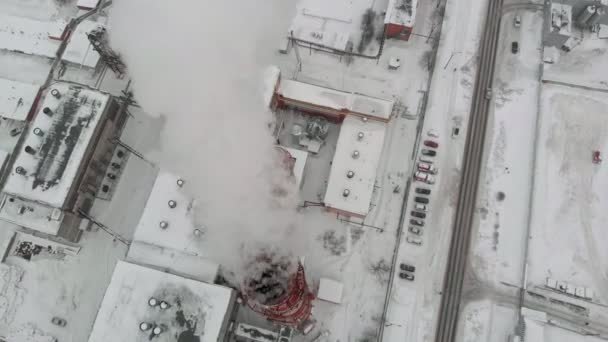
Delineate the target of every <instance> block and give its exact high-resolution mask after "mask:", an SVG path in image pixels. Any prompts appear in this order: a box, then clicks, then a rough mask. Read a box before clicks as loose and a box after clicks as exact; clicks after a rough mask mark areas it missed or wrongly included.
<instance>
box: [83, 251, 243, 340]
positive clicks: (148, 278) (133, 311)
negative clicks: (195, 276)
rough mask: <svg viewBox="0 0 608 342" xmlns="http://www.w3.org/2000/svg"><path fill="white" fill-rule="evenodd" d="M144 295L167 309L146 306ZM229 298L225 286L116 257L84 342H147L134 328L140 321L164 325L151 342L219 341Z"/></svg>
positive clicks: (146, 335)
mask: <svg viewBox="0 0 608 342" xmlns="http://www.w3.org/2000/svg"><path fill="white" fill-rule="evenodd" d="M150 298H155V299H157V301H159V302H160V301H165V302H167V303H168V304H169V307H168V308H167V309H164V310H163V309H161V308H160V307H152V306H150V305H148V300H149V299H150ZM233 302H234V291H233V290H232V289H230V288H227V287H222V286H218V285H211V284H205V283H201V282H198V281H194V280H190V279H186V278H182V277H179V276H176V275H172V274H169V273H164V272H161V271H157V270H153V269H150V268H146V267H143V266H138V265H135V264H131V263H128V262H124V261H119V262H118V263H117V264H116V268H115V269H114V274H113V275H112V280H111V281H110V285H109V286H108V289H107V291H106V294H105V296H104V298H103V302H102V303H101V307H100V309H99V312H98V314H97V318H96V319H95V324H94V326H93V331H92V332H91V335H90V337H89V342H107V341H130V342H148V341H150V340H152V338H151V334H152V332H151V330H149V331H145V332H144V331H140V328H139V327H140V323H142V322H145V323H149V324H151V325H157V326H161V327H162V328H163V329H164V331H163V332H162V333H161V334H160V335H159V336H156V337H154V339H153V340H154V341H156V342H177V341H194V340H196V341H200V342H211V341H213V342H216V341H221V340H223V337H224V336H223V334H224V330H225V326H226V324H227V322H226V321H227V319H228V318H229V312H230V311H231V309H232V306H233ZM227 316H228V317H227ZM187 336H190V338H189V339H188V338H187ZM195 337H198V338H195Z"/></svg>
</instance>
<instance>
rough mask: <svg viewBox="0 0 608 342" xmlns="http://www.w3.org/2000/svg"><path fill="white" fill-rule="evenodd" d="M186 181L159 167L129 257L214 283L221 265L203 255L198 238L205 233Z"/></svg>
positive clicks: (174, 272) (133, 260)
mask: <svg viewBox="0 0 608 342" xmlns="http://www.w3.org/2000/svg"><path fill="white" fill-rule="evenodd" d="M186 186H187V183H186V182H185V181H184V180H183V179H181V178H179V177H177V176H175V175H173V174H171V173H168V172H165V171H160V172H159V173H158V175H157V177H156V180H155V182H154V186H153V187H152V191H151V192H150V195H149V196H148V200H147V201H146V205H145V207H144V211H143V213H142V215H141V218H140V220H139V222H138V224H137V227H136V228H135V234H134V235H133V241H132V242H131V245H130V247H129V251H128V253H127V260H128V261H131V262H134V263H137V264H140V265H145V266H147V267H152V268H157V269H161V270H163V271H167V272H171V273H173V274H176V275H179V276H182V277H186V278H190V279H194V280H197V281H203V282H207V283H213V282H214V281H215V278H216V276H217V273H218V269H219V265H218V264H217V263H214V262H211V261H209V260H208V259H205V258H203V257H201V256H200V255H201V254H202V251H201V250H200V248H199V243H197V242H198V241H197V239H201V238H202V235H203V234H204V232H203V230H202V228H201V227H197V226H196V225H195V223H194V214H193V207H194V200H193V199H192V198H190V197H189V196H188V195H187V194H186V189H185V187H186Z"/></svg>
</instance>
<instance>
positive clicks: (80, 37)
mask: <svg viewBox="0 0 608 342" xmlns="http://www.w3.org/2000/svg"><path fill="white" fill-rule="evenodd" d="M98 27H103V25H102V24H100V23H98V22H95V21H92V20H85V21H83V22H81V23H80V24H79V25H78V26H77V27H76V30H74V32H73V33H72V35H71V37H70V41H69V43H68V45H67V47H66V48H65V52H64V53H63V55H62V59H63V60H64V61H67V62H70V63H74V64H78V65H80V64H82V65H84V66H86V67H89V68H94V67H95V66H97V63H98V62H99V59H100V56H99V53H97V51H95V49H93V47H92V46H91V43H90V42H89V38H88V37H87V34H88V33H89V32H91V31H93V30H95V29H97V28H98Z"/></svg>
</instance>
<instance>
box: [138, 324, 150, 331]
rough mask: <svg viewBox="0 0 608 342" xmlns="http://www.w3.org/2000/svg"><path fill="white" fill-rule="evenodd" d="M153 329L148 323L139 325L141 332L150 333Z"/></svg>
mask: <svg viewBox="0 0 608 342" xmlns="http://www.w3.org/2000/svg"><path fill="white" fill-rule="evenodd" d="M151 328H152V325H151V324H150V323H146V322H141V323H139V330H141V331H148V330H150V329H151Z"/></svg>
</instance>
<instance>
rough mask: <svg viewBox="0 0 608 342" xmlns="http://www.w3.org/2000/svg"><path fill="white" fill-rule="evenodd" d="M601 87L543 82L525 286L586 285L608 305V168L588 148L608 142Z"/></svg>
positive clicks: (607, 102) (603, 147)
mask: <svg viewBox="0 0 608 342" xmlns="http://www.w3.org/2000/svg"><path fill="white" fill-rule="evenodd" d="M607 105H608V99H607V98H606V95H605V94H604V93H602V92H593V91H584V90H580V89H575V88H571V87H565V86H558V85H546V86H544V87H543V91H542V102H541V120H540V130H539V136H538V144H537V149H538V150H537V155H538V160H537V163H536V170H535V178H536V181H535V187H534V199H533V207H532V208H533V209H532V210H533V216H532V226H531V241H530V260H529V262H530V267H529V275H528V285H543V284H544V283H545V279H546V278H547V277H552V278H554V279H556V280H558V281H566V282H568V283H570V284H572V285H575V286H586V287H590V288H591V289H593V290H594V292H595V297H594V298H593V300H594V301H595V302H599V303H603V304H606V303H608V273H607V272H606V269H607V268H608V264H607V262H606V260H608V249H606V248H605V246H607V245H608V239H607V235H606V234H605V232H604V227H605V223H606V222H607V220H608V213H607V212H606V210H605V208H606V206H607V205H608V196H607V195H606V192H605V191H603V189H606V187H607V186H608V177H607V174H606V173H607V172H608V169H607V168H606V167H605V164H593V163H592V161H591V157H592V155H591V154H592V151H593V150H601V151H605V150H606V149H607V148H608V140H606V134H605V133H606V131H605V128H606V127H607V126H608V115H607V114H606V106H607Z"/></svg>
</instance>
